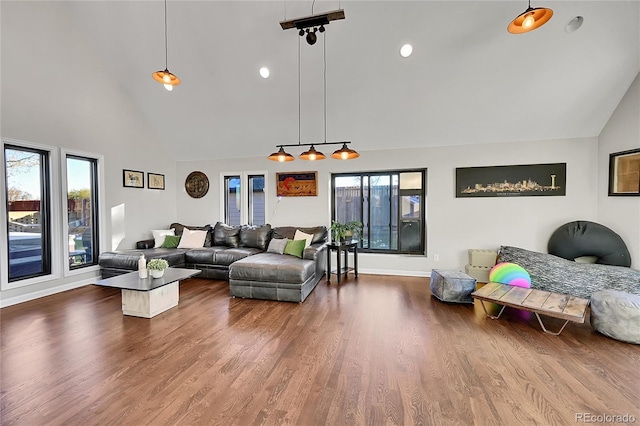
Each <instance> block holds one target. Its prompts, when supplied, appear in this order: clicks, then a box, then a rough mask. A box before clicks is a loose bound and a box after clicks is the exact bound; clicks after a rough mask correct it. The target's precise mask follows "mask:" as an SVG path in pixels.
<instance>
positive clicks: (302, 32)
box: [298, 28, 308, 37]
mask: <svg viewBox="0 0 640 426" xmlns="http://www.w3.org/2000/svg"><path fill="white" fill-rule="evenodd" d="M307 31H308V30H307ZM298 35H299V36H300V37H302V36H303V35H304V30H303V29H302V28H300V31H298Z"/></svg>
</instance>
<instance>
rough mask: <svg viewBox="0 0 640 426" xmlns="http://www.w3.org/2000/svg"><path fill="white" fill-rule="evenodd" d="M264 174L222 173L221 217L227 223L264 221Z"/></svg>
mask: <svg viewBox="0 0 640 426" xmlns="http://www.w3.org/2000/svg"><path fill="white" fill-rule="evenodd" d="M265 181H266V179H265V174H258V173H239V174H233V175H223V177H222V182H223V191H222V192H223V194H224V200H223V210H224V211H223V217H224V221H225V223H227V224H228V225H242V224H245V223H247V224H249V225H256V226H259V225H264V224H265V223H266V199H265V198H266V197H265V190H264V188H265Z"/></svg>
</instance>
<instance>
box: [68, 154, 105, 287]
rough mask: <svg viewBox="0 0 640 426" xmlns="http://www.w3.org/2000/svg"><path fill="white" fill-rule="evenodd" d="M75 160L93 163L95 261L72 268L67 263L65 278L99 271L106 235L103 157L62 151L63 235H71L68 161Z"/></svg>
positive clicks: (92, 205) (92, 208) (92, 206)
mask: <svg viewBox="0 0 640 426" xmlns="http://www.w3.org/2000/svg"><path fill="white" fill-rule="evenodd" d="M68 158H75V159H80V160H89V161H91V168H92V177H91V180H92V182H91V191H92V197H91V211H92V222H93V223H94V225H93V228H92V231H91V232H92V237H93V249H92V251H93V253H92V259H93V261H92V262H91V263H88V264H84V265H77V266H73V267H71V266H70V265H69V262H68V261H67V262H65V267H64V271H65V276H69V275H76V274H80V273H84V272H87V271H94V270H99V268H100V267H99V265H98V257H99V255H100V252H101V251H102V238H101V235H104V232H103V223H102V222H103V221H102V220H101V218H102V217H103V215H102V206H103V205H104V202H103V197H102V193H103V191H102V190H101V186H102V184H101V183H102V182H103V181H104V180H103V179H102V164H103V162H104V160H103V156H101V155H95V154H91V153H87V152H81V151H72V150H62V155H61V156H60V161H61V170H62V173H61V177H62V191H61V197H62V204H61V205H62V206H64V212H63V217H64V218H65V220H64V221H63V234H62V235H65V236H67V235H69V213H68V211H67V199H68V194H69V188H68V182H67V159H68ZM65 242H66V240H63V246H64V253H65V259H69V245H68V244H65Z"/></svg>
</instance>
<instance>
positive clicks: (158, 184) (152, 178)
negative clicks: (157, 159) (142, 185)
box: [147, 173, 164, 189]
mask: <svg viewBox="0 0 640 426" xmlns="http://www.w3.org/2000/svg"><path fill="white" fill-rule="evenodd" d="M147 188H149V189H164V175H159V174H157V173H147Z"/></svg>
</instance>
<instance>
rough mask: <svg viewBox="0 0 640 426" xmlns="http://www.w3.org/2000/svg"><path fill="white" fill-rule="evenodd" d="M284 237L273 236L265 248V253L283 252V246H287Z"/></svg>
mask: <svg viewBox="0 0 640 426" xmlns="http://www.w3.org/2000/svg"><path fill="white" fill-rule="evenodd" d="M287 241H289V240H288V239H286V238H274V239H272V240H271V242H270V243H269V247H268V248H267V253H278V254H283V253H284V248H285V247H286V246H287Z"/></svg>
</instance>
